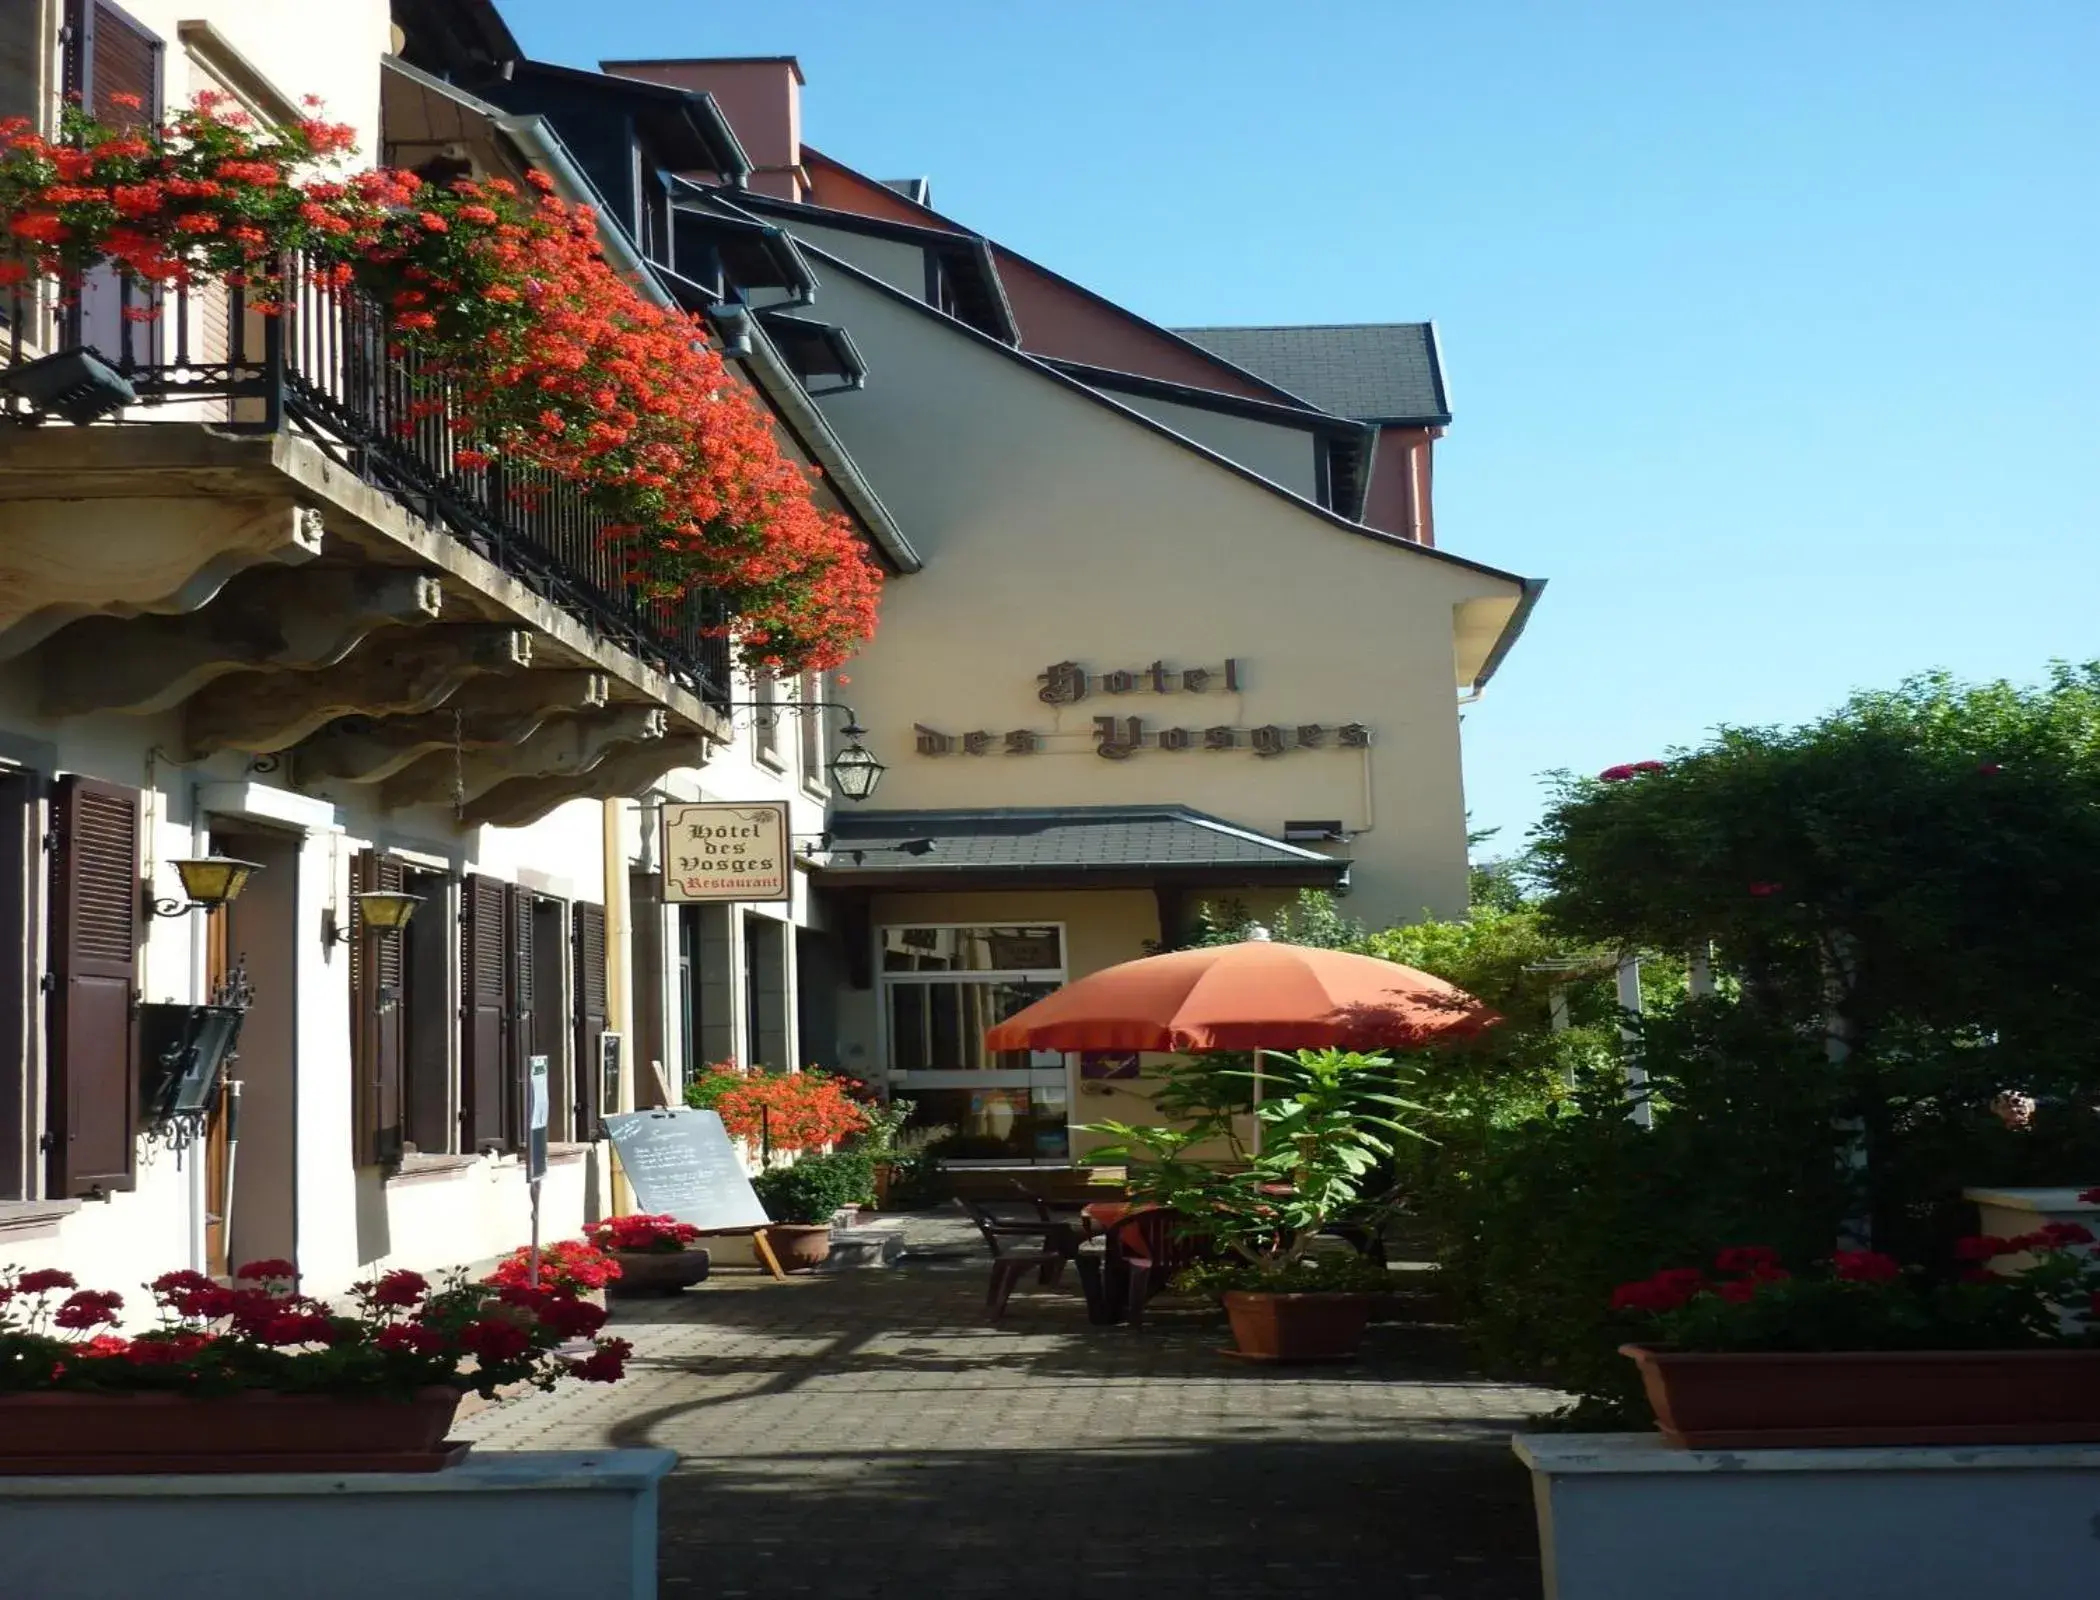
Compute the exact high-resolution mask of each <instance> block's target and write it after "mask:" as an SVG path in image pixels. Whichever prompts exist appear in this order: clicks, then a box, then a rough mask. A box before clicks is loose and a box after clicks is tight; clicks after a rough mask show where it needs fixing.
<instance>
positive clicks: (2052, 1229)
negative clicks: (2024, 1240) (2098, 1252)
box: [2029, 1222, 2093, 1250]
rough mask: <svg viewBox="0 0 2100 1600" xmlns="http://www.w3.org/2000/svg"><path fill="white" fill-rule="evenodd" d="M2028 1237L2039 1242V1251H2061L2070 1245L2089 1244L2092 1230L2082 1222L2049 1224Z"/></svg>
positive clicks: (2091, 1239)
mask: <svg viewBox="0 0 2100 1600" xmlns="http://www.w3.org/2000/svg"><path fill="white" fill-rule="evenodd" d="M2029 1237H2031V1238H2034V1239H2038V1240H2039V1241H2041V1242H2040V1245H2039V1246H2038V1248H2040V1249H2043V1250H2062V1249H2066V1248H2068V1247H2069V1246H2071V1245H2076V1244H2091V1243H2092V1242H2093V1230H2092V1229H2091V1228H2088V1227H2087V1226H2086V1225H2085V1224H2084V1223H2082V1222H2051V1223H2047V1224H2045V1225H2044V1226H2043V1227H2042V1228H2041V1229H2040V1230H2039V1231H2038V1232H2036V1233H2034V1234H2031V1235H2030V1236H2029ZM2030 1248H2036V1247H2030Z"/></svg>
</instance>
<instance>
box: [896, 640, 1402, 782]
mask: <svg viewBox="0 0 2100 1600" xmlns="http://www.w3.org/2000/svg"><path fill="white" fill-rule="evenodd" d="M1243 665H1244V664H1243V663H1242V662H1241V661H1240V660H1239V659H1238V658H1236V657H1230V656H1228V657H1227V658H1226V659H1225V661H1224V662H1222V663H1221V664H1219V665H1216V666H1208V667H1175V666H1170V665H1169V664H1168V663H1167V662H1165V661H1163V660H1161V661H1154V662H1152V663H1150V664H1149V665H1147V666H1142V667H1118V668H1115V669H1112V670H1110V671H1107V672H1090V671H1089V670H1088V669H1087V668H1086V667H1085V666H1084V665H1083V664H1081V663H1080V662H1077V661H1060V662H1057V663H1056V664H1055V665H1053V666H1049V667H1046V668H1044V669H1043V670H1042V671H1041V672H1040V673H1038V674H1036V680H1035V681H1036V684H1037V688H1036V698H1037V699H1038V700H1040V701H1042V702H1043V703H1044V704H1045V705H1052V706H1071V705H1077V704H1079V703H1080V702H1081V701H1083V700H1088V699H1091V698H1093V697H1094V696H1096V695H1107V696H1112V697H1122V696H1126V695H1143V694H1153V695H1166V696H1169V697H1172V698H1174V699H1185V698H1187V697H1190V696H1202V695H1216V694H1238V693H1240V692H1241V676H1242V671H1241V669H1242V667H1243ZM1162 720H1165V719H1162ZM1198 720H1199V718H1196V717H1190V718H1188V719H1186V721H1184V722H1181V723H1180V725H1176V726H1164V727H1155V726H1153V725H1152V724H1151V722H1150V720H1149V719H1147V718H1145V717H1136V716H1119V715H1102V716H1097V717H1095V718H1094V719H1093V728H1092V730H1091V733H1090V735H1089V736H1090V737H1091V738H1092V739H1093V741H1094V753H1095V754H1096V755H1098V756H1100V757H1101V758H1102V759H1103V760H1105V761H1127V760H1129V759H1130V758H1131V757H1132V756H1133V755H1135V754H1137V752H1138V751H1140V750H1165V751H1170V752H1171V751H1176V750H1251V751H1253V752H1254V754H1256V755H1257V756H1264V757H1268V756H1280V755H1284V754H1286V753H1287V752H1289V751H1292V750H1364V749H1368V748H1369V747H1370V744H1371V730H1370V729H1369V728H1368V727H1366V726H1365V725H1364V724H1363V723H1361V722H1340V723H1329V722H1298V723H1289V724H1284V723H1275V722H1265V723H1262V724H1261V725H1259V726H1258V727H1242V726H1240V725H1239V724H1238V723H1233V722H1215V723H1210V724H1208V725H1207V726H1203V727H1195V726H1191V725H1190V724H1193V723H1195V722H1197V721H1198ZM912 733H913V736H914V748H915V749H916V750H917V751H918V753H919V754H920V755H922V756H950V755H965V756H988V755H1009V756H1027V755H1034V754H1035V753H1036V752H1037V751H1039V750H1041V749H1042V747H1043V741H1044V740H1045V739H1046V738H1048V737H1050V735H1049V734H1048V733H1047V732H1045V731H1044V730H1042V729H1040V728H1008V729H1005V730H1004V731H998V732H995V731H993V730H991V729H987V728H976V729H972V730H970V731H969V732H966V733H950V732H948V731H946V730H945V729H941V728H932V727H928V726H927V725H926V724H925V723H923V722H921V723H914V724H913V726H912Z"/></svg>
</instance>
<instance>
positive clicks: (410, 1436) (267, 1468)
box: [0, 1389, 466, 1475]
mask: <svg viewBox="0 0 2100 1600" xmlns="http://www.w3.org/2000/svg"><path fill="white" fill-rule="evenodd" d="M458 1409H459V1391H458V1390H456V1389H422V1390H418V1391H417V1392H416V1394H415V1395H413V1396H412V1397H410V1398H408V1399H406V1400H396V1399H388V1398H386V1397H385V1396H381V1395H369V1394H358V1395H342V1394H269V1393H261V1392H250V1393H244V1394H231V1395H213V1396H208V1397H194V1398H193V1397H192V1396H189V1395H178V1394H86V1393H48V1392H47V1393H35V1394H6V1395H0V1474H7V1475H21V1474H25V1473H34V1474H57V1475H64V1474H68V1473H80V1474H90V1473H91V1474H103V1473H193V1472H357V1471H370V1472H430V1471H435V1470H436V1469H437V1468H439V1467H443V1466H449V1465H450V1464H451V1463H452V1462H453V1461H456V1460H458V1459H459V1457H460V1456H462V1455H464V1454H465V1453H466V1452H465V1446H463V1445H462V1446H453V1447H449V1448H448V1447H447V1446H446V1445H445V1442H444V1441H445V1430H446V1429H447V1428H449V1427H451V1426H452V1415H453V1413H454V1412H455V1411H457V1410H458Z"/></svg>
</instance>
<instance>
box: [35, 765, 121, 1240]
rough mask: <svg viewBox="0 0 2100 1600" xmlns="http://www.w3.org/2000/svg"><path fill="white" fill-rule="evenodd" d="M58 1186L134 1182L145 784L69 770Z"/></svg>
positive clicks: (54, 868) (55, 1031) (56, 895)
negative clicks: (141, 793)
mask: <svg viewBox="0 0 2100 1600" xmlns="http://www.w3.org/2000/svg"><path fill="white" fill-rule="evenodd" d="M51 820H52V846H51V980H52V987H51V1014H50V1040H51V1192H52V1194H53V1195H54V1196H57V1197H58V1198H60V1199H77V1198H79V1197H82V1196H85V1195H96V1194H106V1193H109V1192H110V1191H112V1190H116V1189H129V1188H131V1187H133V1183H134V1173H135V1171H136V1161H137V1156H138V1143H137V1134H138V1104H139V1046H138V1010H137V1005H136V1001H137V989H136V976H137V970H138V948H139V922H140V888H139V866H138V860H139V792H138V790H136V789H127V788H125V787H124V786H123V785H121V784H115V783H104V782H102V781H101V780H100V779H97V778H83V777H79V776H77V775H69V776H67V777H63V778H61V779H59V780H58V784H57V787H56V789H55V791H54V793H53V797H52V807H51Z"/></svg>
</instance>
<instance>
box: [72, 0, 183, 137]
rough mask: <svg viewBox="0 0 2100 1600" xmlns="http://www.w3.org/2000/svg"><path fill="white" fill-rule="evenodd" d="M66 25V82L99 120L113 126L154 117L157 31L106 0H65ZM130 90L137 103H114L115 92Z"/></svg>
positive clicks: (157, 112) (157, 83) (143, 122)
mask: <svg viewBox="0 0 2100 1600" xmlns="http://www.w3.org/2000/svg"><path fill="white" fill-rule="evenodd" d="M66 22H67V26H68V27H70V28H71V29H72V32H73V39H72V44H71V48H69V49H68V50H67V52H66V66H67V72H66V77H67V83H66V88H67V89H68V90H69V91H71V92H72V93H75V94H78V95H79V96H80V98H81V103H82V104H84V105H86V106H89V107H90V108H92V109H93V111H94V113H95V118H96V120H97V121H99V122H103V123H106V124H108V125H109V126H110V127H113V128H137V127H142V126H144V125H146V124H147V123H149V122H157V121H158V120H159V119H160V86H161V54H162V50H163V46H162V43H161V40H160V37H159V35H157V34H155V33H152V32H150V31H148V30H147V29H145V28H142V27H140V26H139V25H138V24H137V23H136V22H134V21H132V20H131V18H130V17H128V16H126V15H125V14H124V13H123V12H122V11H120V10H118V9H117V8H116V7H115V6H113V5H111V4H110V3H109V0H69V3H68V5H67V7H66ZM120 94H121V95H136V96H137V97H138V100H139V104H138V105H137V106H123V105H118V104H117V103H116V99H115V96H117V95H120Z"/></svg>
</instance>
